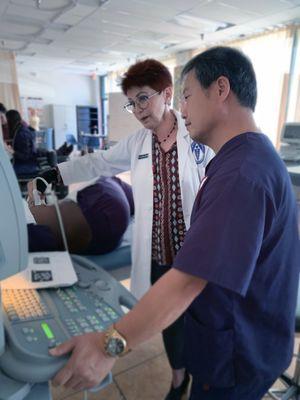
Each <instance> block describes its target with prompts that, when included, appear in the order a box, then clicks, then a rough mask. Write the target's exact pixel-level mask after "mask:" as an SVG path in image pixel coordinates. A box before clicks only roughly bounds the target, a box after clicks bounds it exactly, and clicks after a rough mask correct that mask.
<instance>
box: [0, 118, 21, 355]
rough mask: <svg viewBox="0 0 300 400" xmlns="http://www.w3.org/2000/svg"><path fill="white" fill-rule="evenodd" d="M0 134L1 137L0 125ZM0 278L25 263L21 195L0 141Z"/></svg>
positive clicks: (1, 344)
mask: <svg viewBox="0 0 300 400" xmlns="http://www.w3.org/2000/svg"><path fill="white" fill-rule="evenodd" d="M0 136H1V137H2V132H1V125H0ZM0 188H1V195H0V221H1V224H0V280H2V279H5V278H7V277H9V276H11V275H14V274H16V273H18V272H20V271H22V270H23V269H25V268H26V267H27V261H28V244H27V230H26V220H25V214H24V207H23V203H22V197H21V193H20V189H19V185H18V182H17V178H16V176H15V173H14V170H13V168H12V165H11V162H10V160H9V157H8V154H7V153H6V151H5V149H4V146H3V141H2V140H1V141H0ZM0 306H1V297H0ZM3 350H4V329H3V320H2V311H1V307H0V354H2V353H3Z"/></svg>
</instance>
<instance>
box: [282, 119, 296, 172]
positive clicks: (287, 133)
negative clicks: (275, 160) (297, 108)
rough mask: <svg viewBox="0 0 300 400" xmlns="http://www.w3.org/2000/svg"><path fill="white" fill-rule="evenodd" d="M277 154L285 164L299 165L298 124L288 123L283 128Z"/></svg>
mask: <svg viewBox="0 0 300 400" xmlns="http://www.w3.org/2000/svg"><path fill="white" fill-rule="evenodd" d="M279 154H280V156H281V158H282V159H283V161H284V162H285V163H287V164H290V163H296V164H299V163H300V123H299V122H288V123H286V124H285V125H284V126H283V129H282V133H281V144H280V150H279Z"/></svg>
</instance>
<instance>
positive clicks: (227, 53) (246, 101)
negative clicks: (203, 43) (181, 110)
mask: <svg viewBox="0 0 300 400" xmlns="http://www.w3.org/2000/svg"><path fill="white" fill-rule="evenodd" d="M192 70H194V71H195V75H196V77H197V79H198V81H199V82H200V84H201V86H202V87H203V88H204V89H207V88H208V87H209V86H210V85H211V84H212V83H213V82H215V81H216V80H217V79H218V78H219V77H220V76H225V77H226V78H227V79H228V80H229V83H230V88H231V90H232V92H233V93H234V94H235V95H236V97H237V99H238V101H239V103H240V104H241V105H242V106H244V107H247V108H251V110H252V111H254V110H255V105H256V99H257V86H256V77H255V72H254V69H253V65H252V63H251V61H250V59H249V58H248V57H247V56H246V55H245V54H243V53H242V52H241V51H239V50H237V49H235V48H232V47H223V46H217V47H212V48H210V49H208V50H206V51H204V52H203V53H200V54H198V55H197V56H195V57H194V58H192V59H191V60H190V61H188V63H187V64H186V65H185V66H184V68H183V70H182V73H181V77H182V78H184V76H185V75H186V74H187V73H189V72H190V71H192Z"/></svg>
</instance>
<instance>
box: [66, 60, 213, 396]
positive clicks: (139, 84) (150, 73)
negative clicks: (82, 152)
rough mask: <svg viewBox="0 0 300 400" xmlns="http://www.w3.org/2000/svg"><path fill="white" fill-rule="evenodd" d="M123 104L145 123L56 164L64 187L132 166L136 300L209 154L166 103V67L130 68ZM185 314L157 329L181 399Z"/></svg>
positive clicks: (184, 220) (171, 244)
mask: <svg viewBox="0 0 300 400" xmlns="http://www.w3.org/2000/svg"><path fill="white" fill-rule="evenodd" d="M121 86H122V90H123V93H124V94H125V95H126V96H127V98H128V103H127V104H125V106H124V108H125V109H126V110H127V111H129V112H131V113H133V115H134V117H135V118H136V119H137V120H139V121H140V122H141V124H142V125H143V128H142V129H140V130H139V131H138V132H136V133H134V134H133V135H131V136H129V137H127V138H124V139H123V140H120V141H119V142H118V143H117V144H116V145H114V146H113V147H111V148H110V149H109V150H106V151H100V152H96V153H92V154H88V155H86V156H84V157H81V158H76V159H73V160H71V161H68V162H64V163H61V164H59V165H58V169H59V174H60V176H61V178H62V180H63V182H64V184H65V185H69V184H71V183H73V182H79V181H86V180H89V179H92V178H95V177H96V176H99V175H104V176H112V175H115V174H118V173H120V172H122V171H127V170H130V171H131V183H132V189H133V196H134V204H135V222H134V228H133V241H132V276H131V289H132V292H133V293H134V294H135V296H136V297H138V298H140V297H141V296H142V295H143V294H144V293H145V292H146V291H147V289H148V288H149V285H150V281H151V282H152V283H154V282H155V281H156V280H157V279H159V278H160V276H161V275H163V274H164V273H165V272H166V271H167V270H168V269H170V268H171V265H172V262H173V259H174V257H175V255H176V253H177V252H178V250H179V249H180V247H181V245H182V242H183V240H184V235H185V232H186V230H187V229H188V228H189V225H190V215H191V211H192V206H193V203H194V199H195V196H196V194H197V190H198V188H199V184H200V180H201V178H202V177H203V176H204V170H205V167H206V165H207V163H208V162H209V161H210V159H211V158H212V157H213V152H212V150H210V149H209V148H207V147H205V146H203V145H199V144H196V143H193V142H192V140H191V139H190V137H189V135H188V132H187V130H186V127H185V123H184V120H183V119H182V118H181V116H180V114H179V113H178V112H177V111H175V110H172V109H171V108H170V104H171V99H172V94H173V86H172V77H171V74H170V72H169V70H168V69H167V68H166V67H165V66H164V65H163V64H161V63H160V62H158V61H156V60H152V59H148V60H145V61H141V62H138V63H136V64H135V65H133V66H131V67H130V68H129V70H128V71H127V73H126V74H125V76H124V77H123V79H122V83H121ZM182 330H183V318H180V319H179V320H178V321H176V322H175V324H174V326H171V328H168V329H167V330H166V331H164V332H163V338H164V342H165V347H166V351H167V355H168V358H169V361H170V364H171V367H172V372H173V380H172V385H171V389H170V392H169V393H168V395H167V397H166V399H168V400H176V399H180V398H181V396H182V394H183V393H184V391H185V390H186V387H187V384H188V380H189V378H188V375H187V374H186V373H185V368H184V364H183V361H182V358H183V357H182V356H183V338H182V333H181V332H182Z"/></svg>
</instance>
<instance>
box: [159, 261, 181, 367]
mask: <svg viewBox="0 0 300 400" xmlns="http://www.w3.org/2000/svg"><path fill="white" fill-rule="evenodd" d="M170 269H171V266H170V265H159V264H157V262H155V261H152V264H151V284H152V285H154V283H155V282H156V281H158V279H159V278H161V277H162V276H163V275H164V274H165V273H166V272H168V271H169V270H170ZM183 327H184V316H183V315H182V316H181V317H179V318H178V319H177V320H176V321H175V322H174V323H173V324H172V325H170V326H169V327H168V328H166V329H165V330H164V331H163V332H162V336H163V342H164V346H165V349H166V353H167V356H168V360H169V363H170V365H171V367H172V369H181V368H185V365H184V361H183V359H184V357H183V347H184V335H183Z"/></svg>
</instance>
